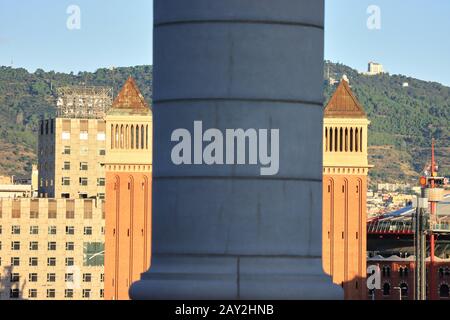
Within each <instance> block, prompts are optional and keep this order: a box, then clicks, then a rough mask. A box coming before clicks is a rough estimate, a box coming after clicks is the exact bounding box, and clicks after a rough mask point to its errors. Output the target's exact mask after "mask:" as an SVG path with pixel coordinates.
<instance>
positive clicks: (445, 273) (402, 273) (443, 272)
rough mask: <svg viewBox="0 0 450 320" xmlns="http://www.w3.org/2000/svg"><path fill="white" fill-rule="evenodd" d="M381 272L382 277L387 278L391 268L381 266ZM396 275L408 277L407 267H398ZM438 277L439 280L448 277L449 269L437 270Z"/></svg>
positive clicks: (449, 275)
mask: <svg viewBox="0 0 450 320" xmlns="http://www.w3.org/2000/svg"><path fill="white" fill-rule="evenodd" d="M381 270H382V274H383V277H385V278H389V277H390V276H391V267H388V266H383V268H382V269H381ZM427 273H428V269H427ZM398 274H399V276H400V277H401V278H407V277H408V275H409V269H408V268H407V267H400V268H399V269H398ZM439 276H440V277H441V278H444V277H450V268H448V267H446V268H443V267H441V268H439Z"/></svg>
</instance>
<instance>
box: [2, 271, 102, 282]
mask: <svg viewBox="0 0 450 320" xmlns="http://www.w3.org/2000/svg"><path fill="white" fill-rule="evenodd" d="M38 279H39V275H38V274H37V273H29V274H28V282H38ZM9 281H10V283H18V282H20V274H19V273H11V275H10V278H9ZM82 281H83V282H84V283H91V282H92V273H83V277H82ZM47 282H48V283H54V282H56V273H47ZM64 282H66V283H74V282H75V274H73V273H66V274H65V275H64ZM100 282H102V283H103V282H105V275H104V274H103V273H102V274H101V275H100Z"/></svg>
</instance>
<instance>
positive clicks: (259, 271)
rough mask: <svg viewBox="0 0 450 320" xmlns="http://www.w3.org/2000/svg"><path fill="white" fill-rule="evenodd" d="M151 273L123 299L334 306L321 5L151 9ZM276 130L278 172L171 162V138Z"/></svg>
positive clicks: (318, 1)
mask: <svg viewBox="0 0 450 320" xmlns="http://www.w3.org/2000/svg"><path fill="white" fill-rule="evenodd" d="M154 2H155V10H154V12H155V21H154V23H155V31H154V41H155V43H154V102H153V113H154V115H153V116H154V148H155V149H154V185H153V258H152V267H151V268H150V270H149V271H148V272H146V273H144V274H143V275H142V280H141V281H139V282H137V283H135V284H134V285H133V286H132V288H131V291H130V294H131V297H132V298H133V299H335V298H342V297H343V293H342V291H341V289H340V288H337V287H335V286H333V285H332V282H331V279H330V278H329V277H328V276H326V275H325V274H324V273H323V271H322V263H321V227H322V226H321V220H322V118H323V111H322V102H323V96H322V83H323V45H324V28H323V25H324V21H323V19H324V3H323V1H322V0H276V1H275V0H189V1H186V0H155V1H154ZM194 121H203V127H204V130H206V129H209V128H218V129H220V130H222V132H225V130H226V129H237V128H243V129H249V128H255V129H280V171H279V173H278V175H275V176H261V175H260V166H251V165H247V166H245V165H244V166H227V165H214V166H206V165H192V166H187V165H181V166H176V165H174V164H173V163H172V161H171V151H172V148H173V146H174V145H175V143H173V142H171V134H172V132H173V131H174V130H176V129H179V128H185V129H188V130H190V131H191V133H192V134H193V125H194Z"/></svg>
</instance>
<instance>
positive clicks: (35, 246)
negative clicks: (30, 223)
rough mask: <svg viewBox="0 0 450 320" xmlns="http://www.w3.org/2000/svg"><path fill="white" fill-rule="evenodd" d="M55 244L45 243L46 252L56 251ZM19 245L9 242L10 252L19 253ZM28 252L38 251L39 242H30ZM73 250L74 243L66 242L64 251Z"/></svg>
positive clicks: (16, 242)
mask: <svg viewBox="0 0 450 320" xmlns="http://www.w3.org/2000/svg"><path fill="white" fill-rule="evenodd" d="M56 247H57V246H56V242H54V241H50V242H48V243H47V250H48V251H56ZM20 248H21V243H20V241H12V242H11V250H12V251H20ZM29 249H30V251H38V250H39V242H37V241H31V242H30V246H29ZM0 250H2V243H1V242H0ZM74 250H75V243H73V242H66V251H74Z"/></svg>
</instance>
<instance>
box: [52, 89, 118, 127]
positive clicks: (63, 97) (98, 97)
mask: <svg viewBox="0 0 450 320" xmlns="http://www.w3.org/2000/svg"><path fill="white" fill-rule="evenodd" d="M57 93H58V98H57V103H56V116H57V117H58V118H78V119H102V118H103V117H104V116H105V114H106V112H107V111H108V110H109V108H111V106H112V103H113V89H112V88H109V87H87V86H71V87H61V88H58V89H57Z"/></svg>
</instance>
